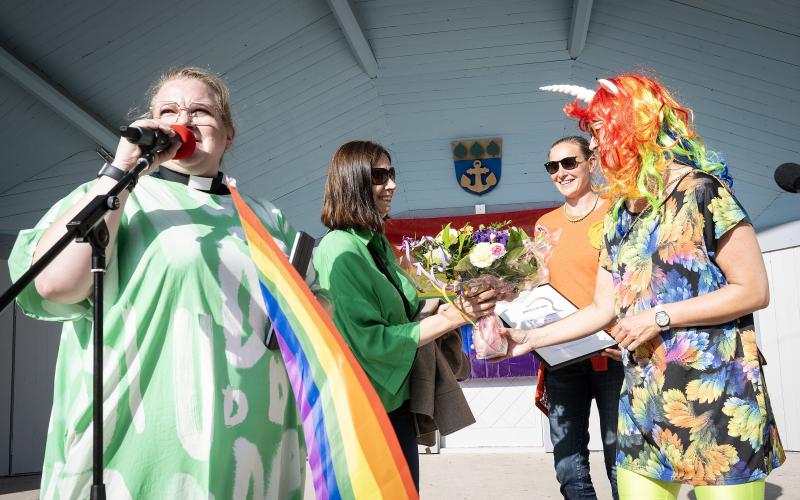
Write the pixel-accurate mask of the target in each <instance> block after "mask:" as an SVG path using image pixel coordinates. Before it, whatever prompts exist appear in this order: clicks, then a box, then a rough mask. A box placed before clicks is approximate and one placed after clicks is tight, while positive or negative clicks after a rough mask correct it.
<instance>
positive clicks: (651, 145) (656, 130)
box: [504, 74, 785, 500]
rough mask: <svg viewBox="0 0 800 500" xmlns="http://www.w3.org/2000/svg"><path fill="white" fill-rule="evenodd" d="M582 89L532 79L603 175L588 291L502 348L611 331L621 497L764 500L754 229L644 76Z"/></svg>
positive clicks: (768, 433)
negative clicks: (577, 305)
mask: <svg viewBox="0 0 800 500" xmlns="http://www.w3.org/2000/svg"><path fill="white" fill-rule="evenodd" d="M599 83H600V87H599V88H598V90H597V91H596V92H593V91H591V90H588V89H583V88H580V87H575V86H571V85H556V86H551V87H543V89H544V90H554V91H562V92H566V93H569V94H572V95H575V96H577V97H578V98H579V99H580V100H583V101H586V102H587V103H588V105H587V106H582V105H580V103H579V101H578V100H576V101H575V102H573V103H571V104H569V105H567V106H566V107H565V112H566V113H567V114H568V115H569V116H572V117H574V118H576V119H578V120H579V123H580V125H579V126H580V128H581V129H582V130H585V131H586V132H588V133H589V134H591V136H592V140H591V143H590V147H591V149H592V150H593V152H594V154H595V156H596V157H597V158H598V160H599V162H600V165H601V167H602V169H603V173H604V174H605V177H606V179H607V186H606V187H605V188H604V189H605V193H604V194H605V196H608V197H609V198H610V202H611V207H612V208H611V210H610V211H609V212H608V214H607V215H606V218H605V222H604V231H603V232H604V236H603V245H602V248H601V252H600V267H599V269H598V272H597V280H596V286H595V292H594V298H593V301H592V303H591V304H590V305H589V306H587V307H585V308H583V309H581V310H580V311H578V312H576V313H575V314H573V315H571V316H569V317H567V318H565V319H563V320H561V321H558V322H556V323H551V324H549V325H547V326H544V327H542V328H536V329H532V330H513V329H507V330H504V333H505V334H506V335H507V336H508V337H509V352H508V355H509V356H517V355H520V354H523V353H526V352H529V351H531V350H533V349H537V348H540V347H544V346H548V345H554V344H559V343H562V342H566V341H569V340H574V339H576V338H580V337H583V336H586V335H589V334H591V333H593V332H596V331H597V330H599V329H601V328H603V327H605V326H606V325H607V324H609V323H611V322H612V321H615V320H616V321H618V323H617V326H616V327H615V328H614V329H613V330H612V332H613V334H614V337H615V339H616V340H617V342H618V343H619V346H620V347H621V348H622V352H623V363H624V366H625V380H624V382H623V385H622V391H621V394H620V403H619V418H618V433H617V440H618V445H617V446H618V448H617V459H616V461H617V482H618V491H619V497H620V498H621V499H634V498H636V499H640V498H647V499H675V498H677V495H678V491H679V490H680V486H681V484H689V485H692V486H693V487H694V489H695V494H696V496H697V499H698V500H706V499H723V498H724V499H759V498H764V478H765V477H766V476H767V475H768V474H769V473H770V471H771V470H772V469H774V468H776V467H778V466H780V465H781V463H783V461H784V459H785V456H784V453H783V449H782V447H781V442H780V438H779V436H778V430H777V427H776V425H775V419H774V416H773V413H772V409H771V408H770V400H769V395H768V393H767V388H766V384H765V380H764V372H763V369H762V365H763V360H762V359H761V356H760V354H759V351H758V347H757V346H756V335H755V330H754V321H753V314H752V313H753V312H754V311H756V310H758V309H761V308H764V307H766V306H767V304H768V303H769V285H768V283H767V276H766V270H765V268H764V261H763V259H762V257H761V251H760V249H759V246H758V242H757V240H756V236H755V232H754V231H753V227H752V225H751V224H750V221H749V219H748V217H747V214H746V213H745V210H744V208H742V206H741V204H740V203H739V201H738V200H737V199H736V197H735V196H734V195H733V193H732V191H731V186H732V179H731V178H730V177H729V176H728V171H727V167H726V165H725V164H724V163H723V162H721V161H719V160H718V159H717V158H716V157H715V156H714V155H713V154H711V153H709V152H708V151H707V150H706V149H705V146H704V145H703V142H702V141H701V140H700V137H698V135H697V134H696V132H695V131H694V129H693V125H692V113H691V110H689V109H687V108H685V107H683V106H681V105H680V104H679V103H678V102H677V101H676V100H675V99H674V98H673V97H672V95H670V93H669V91H668V90H667V89H666V88H664V87H663V86H662V85H661V84H659V83H658V82H657V81H655V80H654V79H652V78H649V77H646V76H641V75H635V74H624V75H620V76H617V77H615V78H610V79H608V80H599Z"/></svg>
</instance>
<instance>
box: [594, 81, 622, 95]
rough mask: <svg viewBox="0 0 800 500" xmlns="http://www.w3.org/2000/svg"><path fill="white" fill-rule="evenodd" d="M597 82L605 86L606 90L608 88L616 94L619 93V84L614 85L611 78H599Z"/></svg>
mask: <svg viewBox="0 0 800 500" xmlns="http://www.w3.org/2000/svg"><path fill="white" fill-rule="evenodd" d="M597 83H599V84H600V85H602V86H603V87H605V89H606V90H608V91H609V92H611V93H612V94H614V95H617V94H618V93H619V89H618V88H617V86H616V85H614V82H612V81H610V80H606V79H605V78H598V79H597Z"/></svg>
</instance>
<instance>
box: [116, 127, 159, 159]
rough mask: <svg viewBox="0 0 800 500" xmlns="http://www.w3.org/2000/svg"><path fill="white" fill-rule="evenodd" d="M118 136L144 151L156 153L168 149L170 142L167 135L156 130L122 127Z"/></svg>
mask: <svg viewBox="0 0 800 500" xmlns="http://www.w3.org/2000/svg"><path fill="white" fill-rule="evenodd" d="M119 134H120V135H121V136H122V137H124V138H125V139H127V140H128V142H130V143H132V144H137V145H139V146H140V147H141V148H142V149H143V150H145V151H153V152H155V153H158V152H160V151H164V150H165V149H167V148H169V145H170V143H171V140H170V138H169V136H168V135H167V134H165V133H164V132H162V131H161V130H158V129H152V128H145V127H137V126H135V125H123V126H122V127H120V128H119Z"/></svg>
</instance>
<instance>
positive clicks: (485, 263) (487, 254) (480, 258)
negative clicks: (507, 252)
mask: <svg viewBox="0 0 800 500" xmlns="http://www.w3.org/2000/svg"><path fill="white" fill-rule="evenodd" d="M469 261H470V263H472V265H473V266H475V267H479V268H481V269H483V268H486V267H489V266H491V265H492V262H494V261H495V257H494V256H493V255H492V244H491V243H488V242H485V241H484V242H482V243H478V244H477V245H475V246H474V247H472V250H470V252H469Z"/></svg>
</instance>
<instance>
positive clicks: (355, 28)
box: [328, 0, 378, 78]
mask: <svg viewBox="0 0 800 500" xmlns="http://www.w3.org/2000/svg"><path fill="white" fill-rule="evenodd" d="M328 4H329V5H330V6H331V10H332V11H333V15H334V16H335V17H336V21H337V22H338V23H339V27H340V28H341V29H342V33H344V37H345V38H346V39H347V43H348V44H350V48H351V49H352V50H353V55H354V56H355V58H356V60H357V61H358V64H360V65H361V68H362V69H363V70H364V72H365V73H366V74H367V76H369V77H370V78H375V77H376V76H378V61H377V60H376V59H375V54H374V53H373V52H372V48H371V47H370V46H369V42H367V38H366V37H365V36H364V32H363V31H362V30H361V26H359V24H358V20H357V19H356V15H355V13H354V12H353V7H352V6H351V5H350V2H349V1H348V0H328Z"/></svg>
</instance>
